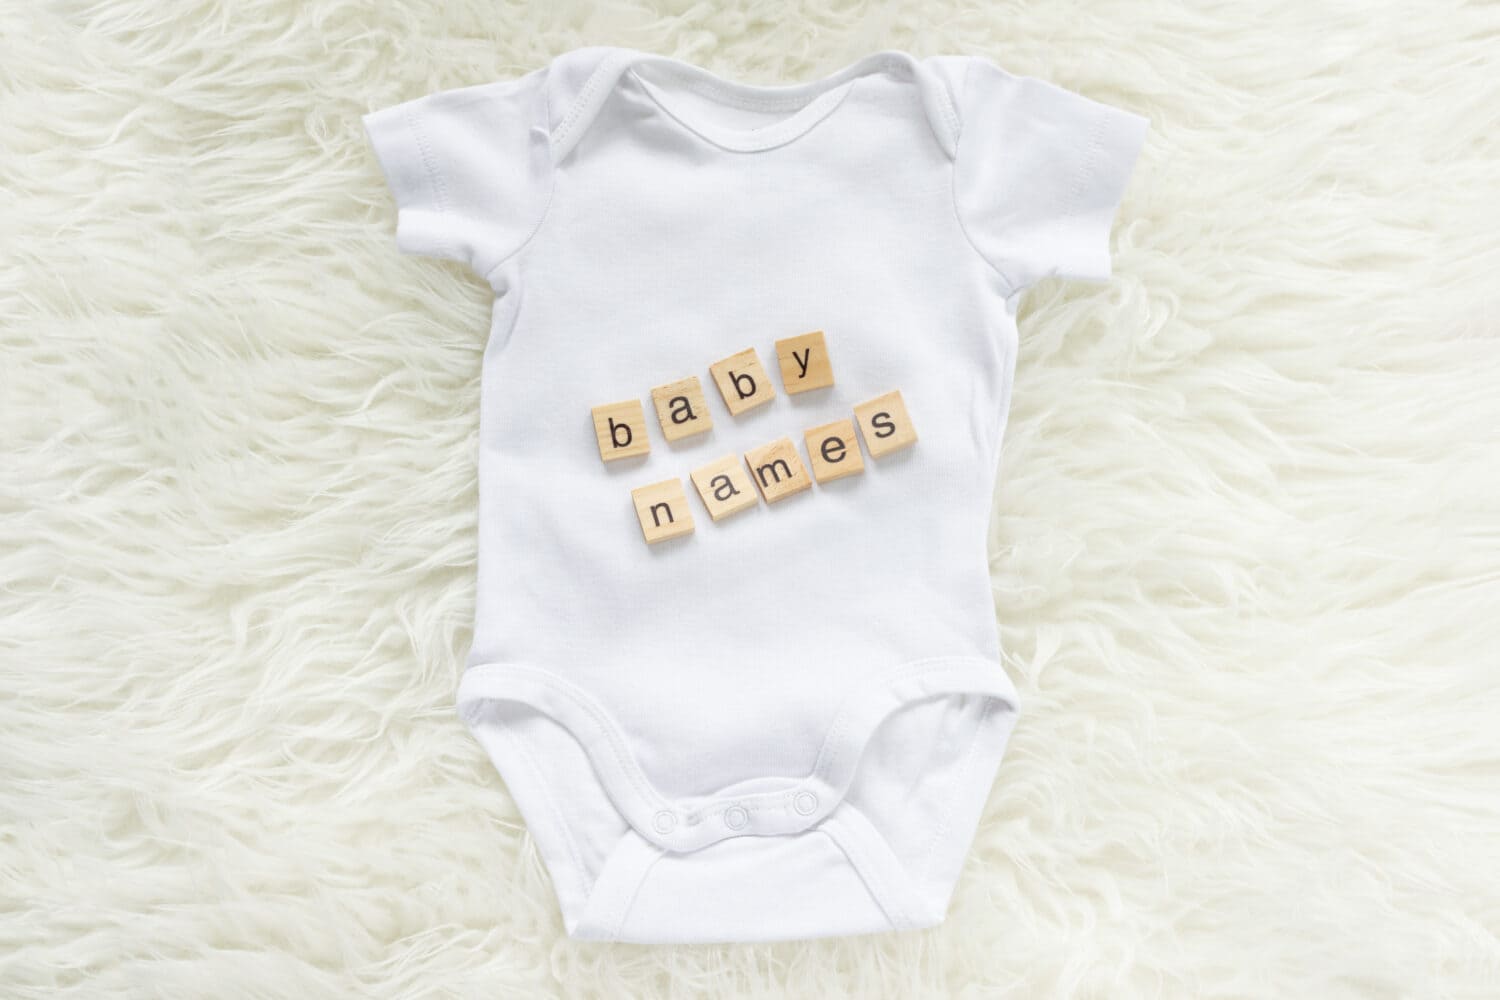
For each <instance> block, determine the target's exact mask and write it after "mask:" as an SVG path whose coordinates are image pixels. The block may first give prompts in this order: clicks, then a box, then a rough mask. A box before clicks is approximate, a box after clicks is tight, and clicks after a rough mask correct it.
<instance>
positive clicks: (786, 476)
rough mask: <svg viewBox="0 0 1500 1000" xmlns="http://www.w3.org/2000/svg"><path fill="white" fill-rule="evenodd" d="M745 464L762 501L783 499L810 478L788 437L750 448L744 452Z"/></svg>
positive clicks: (803, 488) (807, 486)
mask: <svg viewBox="0 0 1500 1000" xmlns="http://www.w3.org/2000/svg"><path fill="white" fill-rule="evenodd" d="M745 464H746V465H748V466H749V467H750V478H751V479H753V480H755V485H756V486H757V487H758V488H759V489H760V495H761V496H763V497H765V498H766V503H775V502H776V501H777V500H785V499H786V498H787V497H789V496H792V495H793V494H795V493H801V492H802V491H803V490H805V489H807V488H809V487H810V486H812V479H811V478H810V477H809V476H808V474H807V469H806V468H805V467H804V466H803V465H802V459H800V458H798V457H797V446H796V445H794V444H792V439H791V438H782V439H781V440H779V441H772V442H771V443H770V444H763V445H761V446H760V447H759V448H752V449H750V450H749V451H747V452H745Z"/></svg>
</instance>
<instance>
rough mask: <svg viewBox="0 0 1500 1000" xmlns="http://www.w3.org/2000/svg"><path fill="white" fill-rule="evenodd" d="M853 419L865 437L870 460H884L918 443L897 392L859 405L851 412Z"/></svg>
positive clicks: (898, 391)
mask: <svg viewBox="0 0 1500 1000" xmlns="http://www.w3.org/2000/svg"><path fill="white" fill-rule="evenodd" d="M854 416H855V417H856V418H857V419H858V420H859V431H860V433H861V434H863V435H864V436H865V447H866V448H868V449H869V451H870V457H871V458H883V457H885V456H886V455H889V454H890V453H891V452H893V451H900V450H901V449H902V448H905V447H908V446H909V445H913V444H916V443H917V429H916V428H915V427H913V426H912V423H911V418H910V417H909V416H907V415H906V403H905V401H904V400H902V398H901V391H900V390H899V389H896V390H892V391H891V392H888V393H886V394H885V395H884V396H876V397H875V398H874V399H872V400H869V401H868V402H864V403H860V404H859V405H858V406H856V407H855V408H854Z"/></svg>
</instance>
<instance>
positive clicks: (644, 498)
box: [630, 479, 693, 545]
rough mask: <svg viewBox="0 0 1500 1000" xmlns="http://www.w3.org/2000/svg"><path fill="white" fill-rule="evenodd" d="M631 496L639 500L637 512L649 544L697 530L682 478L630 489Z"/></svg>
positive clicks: (636, 503)
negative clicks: (683, 489)
mask: <svg viewBox="0 0 1500 1000" xmlns="http://www.w3.org/2000/svg"><path fill="white" fill-rule="evenodd" d="M630 499H631V500H632V501H633V502H634V503H635V516H636V517H638V518H640V520H641V534H643V535H645V536H646V541H647V542H648V543H649V544H651V545H655V544H656V543H657V542H664V541H666V540H667V539H669V538H678V537H680V536H682V535H691V534H692V533H693V512H692V511H691V510H689V509H688V502H687V494H686V493H684V492H683V491H682V480H681V479H663V480H662V481H661V482H659V483H652V484H651V485H649V486H641V487H638V488H636V489H633V490H631V491H630Z"/></svg>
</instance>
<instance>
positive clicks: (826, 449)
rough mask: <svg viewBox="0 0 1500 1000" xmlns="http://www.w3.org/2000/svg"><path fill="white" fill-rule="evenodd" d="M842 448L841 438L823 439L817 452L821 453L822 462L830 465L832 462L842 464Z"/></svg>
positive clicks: (842, 440) (842, 441)
mask: <svg viewBox="0 0 1500 1000" xmlns="http://www.w3.org/2000/svg"><path fill="white" fill-rule="evenodd" d="M844 448H845V445H844V439H843V438H836V437H831V438H824V439H823V443H822V444H821V445H820V446H819V447H818V450H819V451H820V452H822V453H823V461H825V462H828V463H830V464H832V463H834V462H842V461H843V460H844ZM830 452H832V454H830Z"/></svg>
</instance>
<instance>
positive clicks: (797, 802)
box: [792, 792, 818, 816]
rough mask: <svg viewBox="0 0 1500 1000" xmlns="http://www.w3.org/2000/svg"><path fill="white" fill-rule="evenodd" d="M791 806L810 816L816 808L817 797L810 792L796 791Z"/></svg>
mask: <svg viewBox="0 0 1500 1000" xmlns="http://www.w3.org/2000/svg"><path fill="white" fill-rule="evenodd" d="M792 808H793V809H795V810H797V811H798V812H799V813H801V814H802V815H804V816H811V815H812V814H813V813H814V812H815V811H816V810H817V808H818V797H817V796H816V795H814V794H813V793H812V792H798V793H797V797H796V798H794V799H792Z"/></svg>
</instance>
